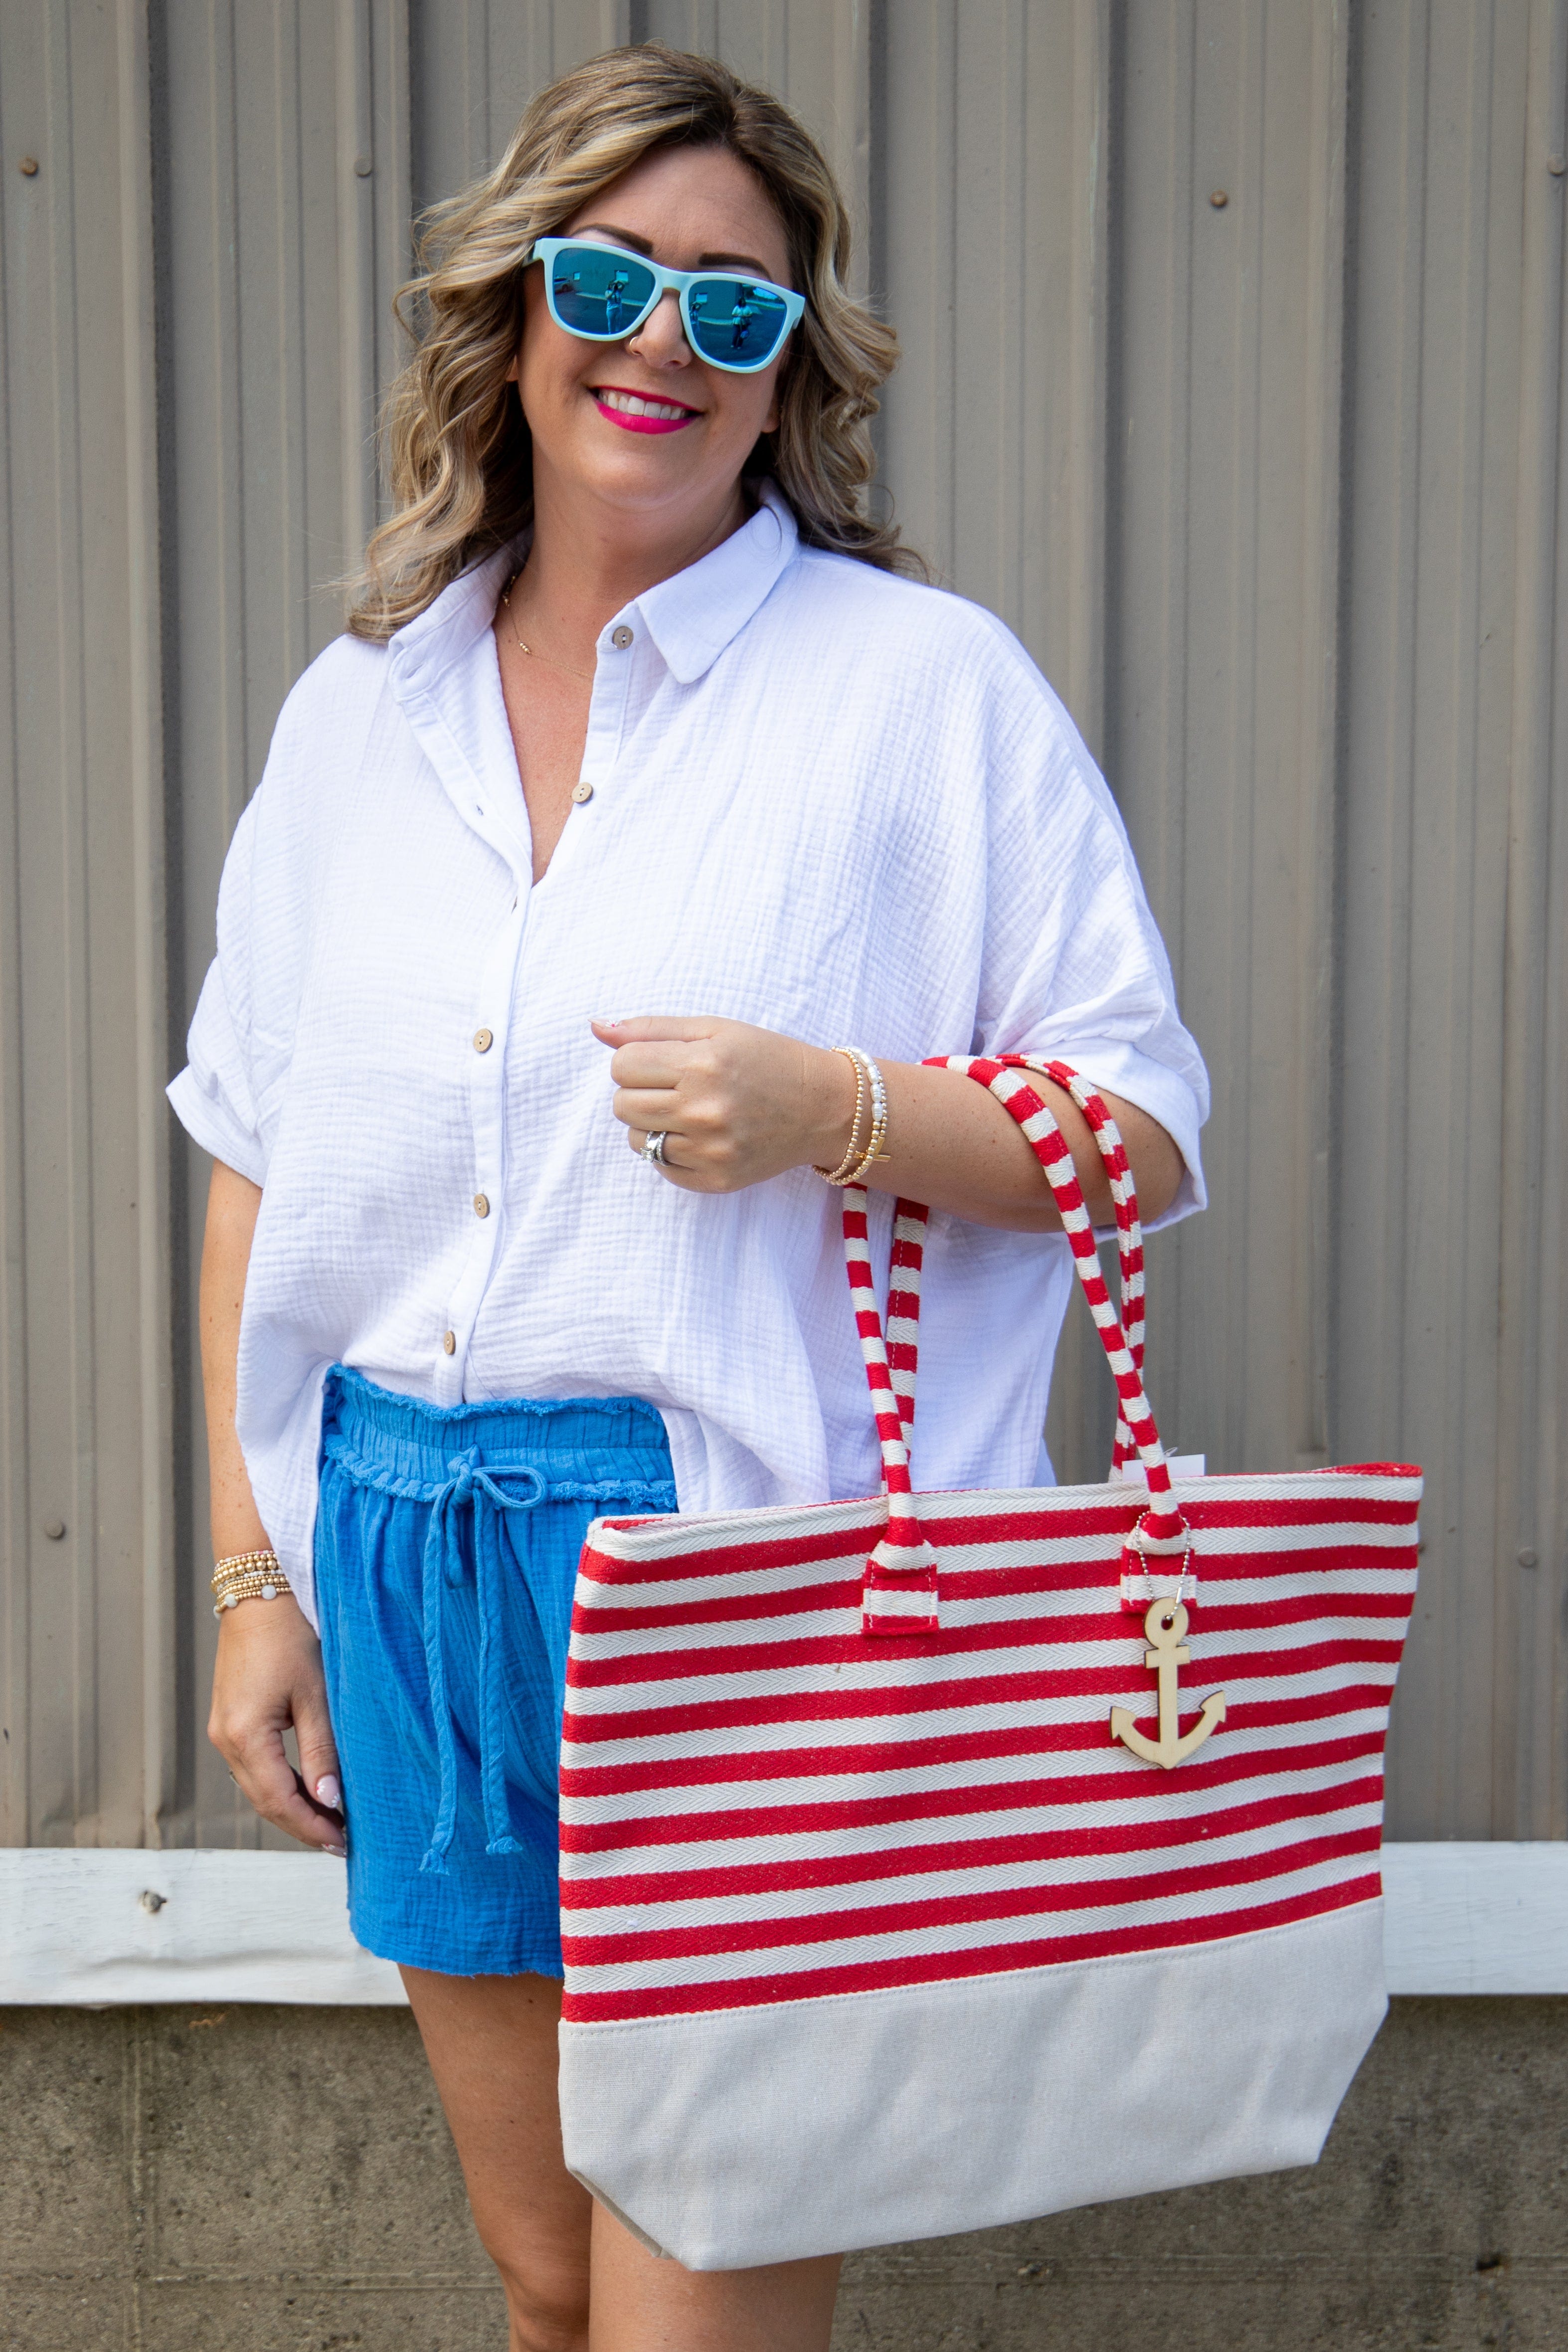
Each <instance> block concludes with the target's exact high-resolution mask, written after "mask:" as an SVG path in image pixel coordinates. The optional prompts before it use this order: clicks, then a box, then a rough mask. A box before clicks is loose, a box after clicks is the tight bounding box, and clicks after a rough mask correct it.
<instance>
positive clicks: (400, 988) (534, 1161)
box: [170, 491, 1207, 1608]
mask: <svg viewBox="0 0 1568 2352" xmlns="http://www.w3.org/2000/svg"><path fill="white" fill-rule="evenodd" d="M509 562H510V557H509V556H508V555H507V554H502V555H499V556H497V558H495V559H494V560H493V561H491V562H486V563H485V564H484V565H482V566H480V567H479V568H478V569H476V570H475V571H473V572H469V573H468V574H466V575H465V577H464V578H463V579H461V580H458V581H456V582H455V583H454V584H453V585H452V586H451V587H450V588H448V589H447V590H446V591H445V593H444V594H443V595H442V596H440V597H439V598H438V599H437V600H436V602H435V603H434V604H433V605H432V606H431V607H430V609H429V610H428V611H427V612H425V613H423V614H421V616H420V618H419V619H418V620H416V621H414V622H413V623H411V624H410V625H409V626H408V627H407V628H405V629H402V630H400V631H399V632H398V634H397V635H396V636H394V637H393V639H392V643H391V645H390V646H388V647H387V648H385V649H384V650H383V649H382V648H380V647H377V646H367V645H363V644H361V643H358V642H356V641H355V640H353V639H351V638H349V637H343V638H340V639H339V640H338V642H337V643H336V644H334V645H332V646H329V648H328V650H327V651H326V652H325V653H324V654H323V655H322V656H320V658H319V660H318V661H317V662H315V663H314V664H313V665H312V666H311V667H310V668H309V669H308V671H307V672H306V674H305V676H304V677H302V678H301V679H300V680H299V683H298V685H297V686H296V687H295V688H294V690H293V692H292V693H291V694H290V696H289V698H288V699H287V703H286V704H285V706H284V709H283V712H282V715H281V717H280V718H279V720H278V724H277V734H276V737H275V739H274V741H273V746H272V751H271V755H270V757H269V759H268V761H267V772H266V773H265V775H264V777H263V779H262V782H261V785H260V788H259V790H258V791H257V792H256V795H255V797H254V799H253V800H252V801H251V803H250V805H249V806H248V808H247V809H246V813H245V814H244V816H243V817H242V818H241V820H240V823H239V825H238V827H237V829H236V831H235V837H234V842H233V845H232V846H231V848H230V851H229V856H228V861H227V864H226V866H225V869H224V878H223V887H222V891H221V894H220V898H219V902H218V952H217V957H216V961H214V964H213V966H212V969H211V971H210V972H209V973H208V975H207V980H206V984H205V986H204V989H203V991H202V997H201V1002H200V1003H199V1005H198V1006H197V1009H196V1015H195V1019H194V1022H193V1024H192V1029H191V1036H190V1064H189V1066H188V1067H187V1068H186V1069H185V1070H183V1072H182V1073H181V1075H180V1076H179V1077H178V1078H176V1079H175V1081H174V1083H173V1085H172V1087H171V1088H170V1094H171V1096H172V1100H173V1103H174V1108H175V1109H176V1110H177V1111H178V1113H179V1116H180V1118H182V1119H183V1122H184V1124H185V1126H186V1127H187V1128H188V1129H189V1130H190V1132H191V1133H192V1135H193V1136H194V1137H195V1139H196V1140H197V1141H198V1142H199V1143H201V1144H203V1145H204V1146H205V1147H206V1149H207V1150H209V1151H211V1152H213V1153H214V1154H215V1155H216V1156H217V1157H218V1158H219V1159H220V1160H225V1161H226V1162H227V1163H228V1165H229V1166H230V1167H231V1168H235V1169H237V1170H238V1171H239V1172H240V1173H241V1174H242V1175H245V1176H247V1177H249V1178H250V1179H251V1180H252V1181H254V1182H255V1183H257V1184H259V1185H261V1186H262V1187H263V1188H264V1190H263V1197H262V1203H261V1211H260V1215H259V1217H258V1220H257V1223H256V1240H255V1244H254V1247H253V1249H252V1253H251V1259H250V1270H249V1275H248V1278H247V1281H246V1297H245V1310H244V1316H243V1318H242V1323H241V1329H240V1342H239V1365H238V1413H237V1423H238V1435H239V1440H240V1444H241V1446H242V1448H243V1450H244V1454H245V1458H246V1465H247V1468H248V1470H249V1473H250V1478H251V1484H252V1486H253V1488H254V1490H255V1494H256V1503H257V1507H258V1508H259V1510H260V1512H261V1516H262V1518H263V1521H264V1522H265V1524H266V1526H267V1530H268V1533H269V1535H270V1537H271V1539H272V1541H273V1544H274V1546H275V1547H276V1549H277V1552H278V1554H279V1557H280V1559H281V1560H282V1562H283V1565H284V1568H285V1570H286V1571H287V1575H288V1577H289V1579H290V1580H291V1582H292V1583H293V1585H294V1587H295V1589H296V1591H298V1593H299V1595H300V1597H301V1599H302V1601H304V1603H305V1605H306V1607H307V1608H310V1606H311V1583H310V1552H311V1538H312V1528H313V1522H314V1513H315V1502H316V1466H317V1450H318V1442H319V1417H320V1401H321V1385H322V1381H323V1378H324V1376H325V1373H326V1370H327V1369H328V1367H329V1365H330V1364H332V1363H334V1362H336V1361H342V1362H345V1363H349V1364H352V1365H354V1366H356V1367H357V1368H358V1369H359V1370H361V1371H362V1372H363V1373H365V1374H366V1375H367V1377H368V1378H370V1379H371V1380H372V1381H379V1382H381V1383H382V1385H383V1386H385V1387H388V1388H392V1389H396V1390H400V1391H403V1392H404V1393H407V1394H411V1395H414V1396H419V1397H422V1398H424V1399H427V1400H428V1401H430V1402H434V1403H436V1404H442V1405H452V1404H456V1403H458V1402H462V1401H464V1400H474V1399H489V1398H505V1397H517V1396H528V1397H541V1398H542V1397H572V1396H622V1395H629V1396H637V1397H642V1398H644V1399H645V1400H647V1402H650V1403H652V1404H653V1405H656V1406H657V1407H658V1408H659V1409H660V1411H661V1412H662V1413H663V1415H664V1422H665V1425H666V1427H667V1429H668V1432H669V1437H670V1445H671V1450H672V1454H673V1456H674V1471H675V1481H676V1487H677V1491H678V1493H679V1496H680V1499H681V1505H682V1507H683V1508H684V1509H687V1510H714V1509H719V1508H729V1507H744V1506H747V1505H754V1504H763V1503H769V1502H775V1501H807V1500H813V1499H821V1498H824V1497H831V1496H833V1497H836V1496H855V1495H862V1494H867V1493H873V1492H874V1491H875V1490H876V1487H877V1485H878V1482H879V1478H880V1462H879V1455H878V1451H877V1442H876V1433H875V1429H874V1426H873V1420H872V1414H871V1409H870V1402H869V1399H868V1396H867V1391H866V1384H865V1374H864V1370H863V1369H862V1361H861V1354H860V1348H859V1345H858V1342H857V1339H856V1336H855V1330H854V1325H853V1321H852V1316H851V1310H850V1300H849V1291H848V1286H847V1283H846V1279H845V1275H844V1267H843V1262H842V1256H841V1245H840V1233H839V1211H840V1206H841V1202H840V1196H839V1194H838V1193H837V1192H832V1191H831V1190H830V1189H829V1188H828V1187H827V1186H826V1185H824V1184H823V1183H822V1182H821V1180H820V1179H819V1178H818V1177H817V1176H815V1175H813V1174H812V1173H811V1171H810V1170H809V1169H798V1170H795V1171H791V1172H790V1173H789V1174H787V1175H783V1176H779V1177H775V1178H774V1179H772V1180H771V1181H769V1182H768V1183H765V1184H758V1185H754V1186H752V1187H751V1188H750V1189H749V1190H747V1191H746V1192H737V1193H732V1194H728V1195H724V1196H712V1195H705V1194H697V1193H691V1192H681V1191H679V1190H678V1189H677V1188H676V1187H675V1186H674V1185H672V1184H670V1183H668V1182H666V1181H665V1180H664V1178H663V1177H661V1176H660V1175H659V1174H658V1173H657V1172H656V1171H654V1170H653V1169H652V1168H649V1167H646V1166H644V1165H643V1163H642V1162H641V1161H640V1160H637V1159H636V1158H635V1157H634V1156H633V1154H632V1152H631V1151H630V1150H628V1149H627V1139H626V1130H625V1129H624V1128H622V1126H621V1125H620V1124H619V1122H618V1121H617V1120H616V1119H615V1118H614V1117H613V1116H612V1110H611V1095H612V1086H611V1079H610V1066H609V1065H610V1056H609V1055H608V1053H607V1052H606V1050H605V1048H604V1047H603V1046H602V1045H600V1044H599V1043H598V1042H597V1040H596V1039H595V1038H594V1037H593V1035H592V1034H591V1031H590V1028H589V1021H590V1018H591V1016H592V1015H594V1014H602V1015H610V1016H612V1017H616V1018H628V1017H630V1016H631V1015H632V1014H636V1013H674V1014H697V1013H719V1014H726V1015H728V1016H729V1017H731V1018H733V1019H736V1020H740V1021H749V1022H756V1023H759V1024H764V1025H766V1026H767V1027H768V1028H771V1029H779V1030H783V1031H786V1032H788V1033H789V1034H793V1035H796V1036H800V1037H803V1038H806V1039H809V1040H810V1041H811V1042H812V1043H813V1044H816V1045H828V1046H831V1045H840V1044H843V1045H860V1046H862V1047H864V1048H865V1049H866V1051H868V1052H869V1053H872V1054H874V1055H885V1056H887V1057H889V1058H890V1059H893V1060H899V1061H918V1060H920V1059H921V1058H922V1057H923V1056H925V1055H931V1054H948V1053H964V1052H967V1051H969V1052H982V1051H983V1052H1012V1051H1030V1052H1037V1051H1050V1052H1052V1053H1056V1054H1060V1055H1064V1056H1065V1057H1067V1058H1068V1059H1070V1060H1071V1061H1072V1062H1074V1063H1076V1064H1077V1065H1078V1066H1080V1067H1081V1068H1082V1069H1083V1070H1084V1071H1085V1072H1086V1073H1087V1074H1088V1075H1089V1076H1091V1077H1092V1079H1094V1080H1095V1081H1096V1082H1097V1083H1098V1084H1099V1085H1101V1086H1103V1087H1110V1088H1112V1089H1113V1091H1114V1092H1116V1093H1118V1094H1121V1095H1124V1096H1125V1097H1127V1098H1128V1099H1129V1100H1130V1101H1133V1102H1135V1103H1137V1104H1139V1105H1140V1106H1141V1107H1142V1108H1145V1110H1147V1111H1148V1112H1149V1113H1151V1115H1152V1116H1153V1117H1154V1118H1156V1119H1158V1120H1159V1121H1160V1122H1161V1124H1162V1125H1163V1126H1164V1127H1165V1128H1166V1129H1168V1131H1169V1132H1170V1134H1171V1135H1172V1136H1173V1137H1174V1138H1175V1139H1176V1143H1177V1144H1178V1145H1179V1147H1180V1149H1181V1151H1182V1154H1183V1157H1184V1159H1185V1160H1186V1178H1185V1180H1184V1182H1183V1186H1182V1191H1181V1193H1180V1195H1179V1196H1178V1199H1177V1202H1176V1207H1175V1209H1174V1210H1173V1212H1172V1213H1173V1214H1176V1215H1179V1214H1182V1213H1185V1212H1186V1211H1187V1210H1190V1209H1192V1208H1195V1207H1198V1206H1200V1205H1201V1202H1202V1179H1201V1175H1200V1172H1199V1163H1198V1152H1197V1131H1198V1128H1199V1126H1200V1124H1201V1122H1202V1120H1203V1118H1204V1117H1205V1116H1206V1114H1207V1081H1206V1078H1205V1074H1204V1069H1203V1064H1202V1061H1201V1060H1200V1058H1199V1055H1198V1053H1197V1047H1196V1046H1195V1045H1194V1044H1193V1041H1192V1039H1191V1038H1190V1037H1189V1036H1188V1035H1187V1034H1186V1030H1185V1029H1183V1027H1182V1026H1181V1024H1180V1022H1179V1021H1178V1019H1177V1017H1176V1003H1175V999H1174V995H1173V991H1172V984H1171V977H1170V971H1169V966H1168V964H1167V962H1166V956H1165V952H1164V950H1163V948H1162V946H1161V943H1160V940H1159V936H1158V933H1157V932H1156V930H1155V925H1154V921H1153V919H1152V918H1151V916H1150V914H1149V910H1148V907H1147V905H1146V903H1145V898H1144V893H1143V889H1142V887H1141V885H1140V883H1139V879H1138V875H1137V870H1136V868H1135V866H1134V862H1133V856H1132V852H1131V850H1130V848H1129V846H1128V844H1127V839H1126V835H1125V834H1124V830H1123V827H1122V824H1121V821H1120V818H1119V817H1118V815H1117V813H1116V810H1115V807H1114V805H1113V802H1112V800H1111V797H1110V795H1109V793H1107V791H1106V789H1105V786H1104V784H1103V782H1102V781H1101V779H1100V777H1099V775H1098V774H1097V772H1096V771H1095V769H1094V765H1093V763H1092V761H1091V760H1090V758H1089V755H1088V753H1087V751H1085V750H1084V747H1083V744H1082V741H1081V740H1080V739H1079V736H1078V734H1077V732H1076V730H1074V728H1073V726H1072V723H1071V720H1070V719H1069V718H1068V717H1067V714H1066V712H1065V711H1064V710H1063V709H1062V707H1061V703H1060V702H1059V701H1058V700H1057V698H1056V697H1055V696H1054V695H1053V694H1052V692H1051V688H1050V687H1049V686H1047V684H1046V683H1045V681H1044V679H1043V678H1042V677H1040V673H1039V671H1038V670H1037V669H1036V668H1035V667H1034V665H1033V663H1032V662H1031V661H1030V659H1029V657H1028V656H1027V655H1026V654H1025V653H1024V652H1023V650H1022V648H1021V647H1020V646H1019V644H1018V643H1017V641H1016V639H1015V638H1013V637H1012V636H1011V635H1009V632H1008V630H1007V629H1005V628H1004V627H1003V626H1002V625H1001V624H1000V622H998V620H996V619H995V618H994V617H993V616H992V615H991V614H988V613H986V612H984V611H982V610H980V609H979V608H978V607H977V606H976V605H974V604H967V603H965V602H964V601H963V600H962V599H961V598H959V597H956V596H953V595H949V594H946V593H942V592H940V591H937V590H934V589H930V588H925V587H919V586H915V585H913V584H912V583H908V582H906V581H903V580H899V579H896V578H893V577H891V576H889V575H888V574H887V573H885V572H877V571H873V569H872V568H871V567H870V566H869V565H866V564H863V563H858V562H853V561H852V560H850V559H848V558H846V557H841V556H836V555H827V554H823V553H821V552H819V551H815V550H812V549H807V548H803V547H801V546H800V544H799V542H798V539H797V535H796V530H795V526H794V521H793V519H792V517H791V516H790V514H789V510H788V509H787V507H786V506H785V505H784V503H783V501H782V500H781V499H779V497H778V496H777V494H776V493H774V492H772V491H769V492H768V494H767V497H766V502H765V503H764V504H763V505H762V506H761V507H760V508H759V509H758V512H757V513H756V514H755V515H754V516H753V518H752V519H751V520H750V521H749V522H748V523H747V524H746V525H745V527H744V528H743V529H742V530H738V531H737V532H736V533H735V535H734V536H733V537H732V538H730V539H728V540H727V541H725V542H724V544H723V545H722V546H720V547H718V548H716V549H715V550H714V551H713V553H712V554H710V555H707V556H705V557H704V558H703V560H702V562H700V563H696V564H694V565H693V566H692V567H691V569H690V570H689V571H686V572H681V573H680V574H678V575H677V576H676V577H675V578H674V579H672V580H666V581H664V582H663V583H661V584H660V585H659V586H658V587H656V588H653V589H650V590H649V592H648V593H646V594H645V595H643V596H640V597H638V598H637V599H636V601H635V602H634V603H632V604H628V605H627V606H625V607H624V609H623V610H622V612H620V613H618V614H615V616H614V617H613V619H612V621H611V622H610V623H609V624H608V625H606V627H605V629H604V631H603V634H602V635H601V637H600V640H599V646H598V660H597V667H596V669H595V674H594V680H593V693H592V700H591V706H590V711H589V722H588V738H587V743H586V747H585V750H584V752H583V761H582V778H583V781H584V782H586V783H589V784H591V786H592V788H593V789H592V793H591V796H589V797H587V798H585V799H582V800H580V802H579V803H578V804H577V805H576V806H574V808H573V810H572V813H571V815H570V819H569V820H568V823H567V825H566V829H565V831H564V833H563V834H562V835H561V838H560V842H559V846H558V848H557V850H556V852H555V855H554V856H553V858H552V859H551V861H550V865H549V872H548V873H547V874H546V875H545V877H544V878H543V880H542V881H540V882H538V883H534V882H533V881H532V880H531V875H532V855H531V847H530V841H529V833H528V811H527V807H526V805H525V803H524V800H523V795H522V791H521V788H520V785H519V782H518V776H517V760H516V757H515V755H514V752H513V748H512V741H511V736H510V732H509V730H508V727H507V713H506V708H505V704H504V702H503V699H502V694H501V681H500V674H499V669H498V667H497V656H496V646H495V640H494V637H493V635H492V631H491V622H492V618H493V615H494V612H495V606H496V599H497V593H498V591H499V588H500V585H501V583H502V581H503V580H504V578H505V576H506V573H507V566H508V563H509ZM1041 1181H1042V1184H1043V1181H1044V1180H1043V1178H1042V1180H1041ZM891 1206H892V1204H891V1202H888V1201H886V1200H883V1201H881V1202H878V1201H876V1200H875V1198H874V1196H873V1245H874V1247H873V1254H874V1255H875V1257H876V1258H877V1259H878V1260H879V1261H880V1262H881V1263H882V1264H883V1265H885V1262H886V1253H887V1248H888V1239H889V1221H890V1217H891ZM1071 1288H1072V1276H1071V1267H1070V1262H1069V1257H1068V1252H1067V1246H1066V1244H1065V1241H1064V1240H1063V1239H1062V1238H1061V1236H1060V1235H1045V1234H1037V1235H1029V1234H1006V1233H995V1232H988V1231H986V1230H983V1229H982V1228H981V1227H979V1226H977V1225H972V1224H967V1223H964V1222H963V1221H962V1220H961V1219H959V1218H956V1217H951V1216H944V1215H937V1216H936V1217H934V1218H933V1220H932V1226H931V1234H930V1240H929V1242H928V1244H927V1248H926V1255H925V1286H924V1301H925V1303H924V1307H923V1314H922V1328H921V1359H920V1388H919V1412H918V1415H917V1418H916V1422H915V1440H914V1469H915V1479H916V1483H917V1485H919V1486H930V1487H945V1486H1020V1485H1024V1486H1027V1485H1030V1484H1031V1483H1033V1481H1034V1479H1035V1476H1036V1469H1037V1462H1038V1460H1039V1447H1040V1427H1041V1423H1042V1421H1043V1418H1044V1413H1045V1403H1046V1391H1047V1386H1048V1381H1049V1377H1050V1368H1051V1356H1052V1353H1053V1350H1054V1348H1055V1344H1056V1339H1057V1334H1058V1331H1059V1328H1060V1326H1061V1318H1062V1315H1063V1312H1064V1310H1065V1307H1066V1304H1067V1300H1068V1297H1069V1296H1070V1294H1071Z"/></svg>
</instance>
